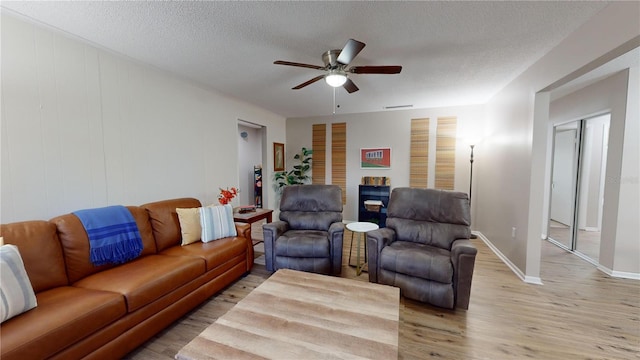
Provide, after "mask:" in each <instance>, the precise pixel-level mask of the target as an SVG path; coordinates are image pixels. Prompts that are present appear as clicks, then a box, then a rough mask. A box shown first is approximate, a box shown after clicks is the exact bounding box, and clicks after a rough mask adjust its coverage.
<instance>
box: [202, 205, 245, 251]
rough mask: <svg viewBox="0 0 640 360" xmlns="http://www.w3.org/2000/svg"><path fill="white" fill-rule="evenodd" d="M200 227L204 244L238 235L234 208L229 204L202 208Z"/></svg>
mask: <svg viewBox="0 0 640 360" xmlns="http://www.w3.org/2000/svg"><path fill="white" fill-rule="evenodd" d="M200 226H202V234H201V236H200V238H201V239H202V242H209V241H213V240H218V239H222V238H225V237H228V236H236V235H238V233H237V232H236V225H235V223H234V222H233V208H232V207H231V205H228V204H227V205H221V206H220V205H218V206H207V207H203V208H200Z"/></svg>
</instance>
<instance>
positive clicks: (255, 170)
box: [238, 120, 265, 207]
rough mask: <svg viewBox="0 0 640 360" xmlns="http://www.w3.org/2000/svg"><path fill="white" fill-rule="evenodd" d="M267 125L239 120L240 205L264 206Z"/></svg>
mask: <svg viewBox="0 0 640 360" xmlns="http://www.w3.org/2000/svg"><path fill="white" fill-rule="evenodd" d="M264 136H265V127H264V126H260V125H257V124H253V123H250V122H247V121H244V120H238V137H239V139H238V185H239V187H240V193H239V194H238V198H239V202H240V205H254V206H256V207H262V205H263V203H264V200H265V198H264V195H265V194H263V188H262V164H263V163H264V151H263V149H264V143H265V142H264Z"/></svg>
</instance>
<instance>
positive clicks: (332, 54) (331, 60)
mask: <svg viewBox="0 0 640 360" xmlns="http://www.w3.org/2000/svg"><path fill="white" fill-rule="evenodd" d="M338 56H340V50H329V51H327V52H325V53H324V54H322V61H323V62H324V65H325V66H326V67H327V69H329V70H330V69H337V68H339V67H340V66H343V65H342V64H340V63H339V62H338Z"/></svg>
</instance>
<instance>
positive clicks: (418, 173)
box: [409, 118, 429, 188]
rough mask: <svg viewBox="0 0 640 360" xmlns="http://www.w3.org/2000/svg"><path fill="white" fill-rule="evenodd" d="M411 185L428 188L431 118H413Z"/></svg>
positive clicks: (410, 165) (410, 161)
mask: <svg viewBox="0 0 640 360" xmlns="http://www.w3.org/2000/svg"><path fill="white" fill-rule="evenodd" d="M409 163H410V164H409V169H410V174H409V186H410V187H413V188H426V187H427V178H428V175H429V171H428V170H429V169H428V166H429V119H428V118H426V119H411V158H410V160H409Z"/></svg>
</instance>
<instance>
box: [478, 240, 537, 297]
mask: <svg viewBox="0 0 640 360" xmlns="http://www.w3.org/2000/svg"><path fill="white" fill-rule="evenodd" d="M472 233H473V234H475V235H476V236H478V238H479V239H481V240H482V241H483V242H484V243H485V244H487V246H488V247H489V249H491V251H493V253H494V254H496V256H497V257H498V258H499V259H500V260H502V262H503V263H505V264H506V265H507V266H508V267H509V269H511V271H513V273H514V274H516V276H517V277H519V278H520V280H522V281H524V282H526V283H528V284H534V285H543V283H542V279H540V278H539V277H537V276H528V275H525V274H524V273H523V272H522V271H521V270H520V269H519V268H518V267H517V266H516V265H515V264H514V263H512V262H511V260H509V258H508V257H506V256H505V255H504V254H503V253H502V252H501V251H500V250H499V249H498V248H497V247H496V246H495V245H493V243H491V241H489V239H487V238H486V237H485V236H484V235H483V234H482V233H481V232H479V231H473V232H472Z"/></svg>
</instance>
